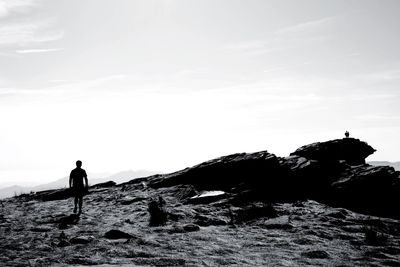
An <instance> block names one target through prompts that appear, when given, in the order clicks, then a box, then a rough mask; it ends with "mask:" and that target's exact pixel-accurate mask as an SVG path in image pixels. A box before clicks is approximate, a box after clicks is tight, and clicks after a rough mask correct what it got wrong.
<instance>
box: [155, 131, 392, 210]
mask: <svg viewBox="0 0 400 267" xmlns="http://www.w3.org/2000/svg"><path fill="white" fill-rule="evenodd" d="M374 151H375V149H374V148H372V147H371V146H370V145H368V144H367V143H366V142H363V141H360V140H358V139H354V138H344V139H336V140H331V141H327V142H318V143H313V144H310V145H306V146H303V147H300V148H299V149H297V150H296V151H295V152H293V153H291V155H290V156H289V157H285V158H279V157H276V156H275V155H273V154H271V153H268V152H267V151H261V152H257V153H251V154H247V153H241V154H233V155H229V156H224V157H220V158H217V159H214V160H210V161H207V162H204V163H202V164H199V165H196V166H194V167H192V168H186V169H184V170H182V171H178V172H175V173H172V174H168V175H164V176H158V177H156V178H153V179H150V180H149V186H151V187H153V188H161V187H172V186H189V188H192V191H193V192H195V191H201V190H223V191H225V192H226V194H224V195H221V196H218V198H216V199H215V200H213V199H208V200H209V201H206V202H207V203H208V202H213V201H217V200H218V201H220V200H221V199H223V198H226V199H229V200H230V201H231V203H233V204H235V205H245V204H246V203H248V202H250V201H259V200H261V201H264V202H280V201H298V200H304V199H314V200H317V201H320V202H324V203H327V204H330V205H335V206H341V207H346V208H351V209H354V210H357V211H362V212H365V213H370V214H377V215H386V216H391V217H400V211H399V210H398V209H397V208H396V206H395V204H394V203H398V202H399V201H398V200H399V197H398V196H400V186H399V184H400V182H399V173H398V172H395V171H394V169H393V168H390V167H374V166H370V165H368V164H365V159H366V157H368V156H369V155H371V154H372V153H374ZM192 191H191V192H192ZM177 194H178V192H177ZM179 198H181V196H179ZM195 200H197V199H196V198H193V197H192V198H189V199H188V198H186V200H185V202H186V203H192V202H195Z"/></svg>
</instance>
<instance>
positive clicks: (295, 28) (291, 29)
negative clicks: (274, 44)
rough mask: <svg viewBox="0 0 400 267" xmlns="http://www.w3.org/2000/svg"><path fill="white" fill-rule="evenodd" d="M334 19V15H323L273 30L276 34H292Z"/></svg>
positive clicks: (317, 26) (323, 24) (324, 24)
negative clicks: (319, 17) (320, 17)
mask: <svg viewBox="0 0 400 267" xmlns="http://www.w3.org/2000/svg"><path fill="white" fill-rule="evenodd" d="M334 19H335V17H325V18H322V19H318V20H310V21H306V22H302V23H299V24H296V25H292V26H288V27H284V28H281V29H278V30H277V31H275V33H276V34H293V33H299V32H306V31H312V30H317V29H320V28H321V27H324V26H327V25H329V24H330V23H332V21H333V20H334Z"/></svg>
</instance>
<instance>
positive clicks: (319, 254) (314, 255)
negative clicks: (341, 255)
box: [301, 250, 330, 259]
mask: <svg viewBox="0 0 400 267" xmlns="http://www.w3.org/2000/svg"><path fill="white" fill-rule="evenodd" d="M301 255H302V256H304V257H306V258H310V259H328V258H330V256H329V254H328V253H327V252H326V251H323V250H311V251H306V252H303V253H301Z"/></svg>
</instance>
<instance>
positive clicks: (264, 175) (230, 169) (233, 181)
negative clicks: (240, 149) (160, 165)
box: [149, 151, 280, 191]
mask: <svg viewBox="0 0 400 267" xmlns="http://www.w3.org/2000/svg"><path fill="white" fill-rule="evenodd" d="M279 172H280V164H279V160H278V158H277V157H276V156H275V155H273V154H271V153H268V152H267V151H261V152H257V153H249V154H248V153H240V154H233V155H229V156H224V157H220V158H217V159H213V160H210V161H207V162H204V163H201V164H199V165H196V166H194V167H192V168H186V169H184V170H182V171H178V172H175V173H172V174H168V175H165V176H163V177H160V178H158V179H155V180H153V181H150V183H149V185H150V186H151V187H154V188H159V187H169V186H175V185H182V184H190V185H193V186H194V187H195V188H196V189H197V190H223V191H227V190H228V191H229V190H230V189H231V188H232V187H235V186H237V185H239V184H241V183H246V184H248V185H253V186H255V185H256V186H258V185H262V184H267V183H268V182H269V181H270V180H271V179H273V178H276V177H277V176H279Z"/></svg>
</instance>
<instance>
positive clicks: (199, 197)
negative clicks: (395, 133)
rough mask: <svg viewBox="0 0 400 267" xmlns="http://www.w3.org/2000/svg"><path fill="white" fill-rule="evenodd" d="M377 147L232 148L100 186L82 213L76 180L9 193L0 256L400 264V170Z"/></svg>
mask: <svg viewBox="0 0 400 267" xmlns="http://www.w3.org/2000/svg"><path fill="white" fill-rule="evenodd" d="M374 151H375V150H374V149H373V148H372V147H370V146H369V145H367V144H366V143H365V142H361V141H360V140H358V139H351V138H349V139H338V140H332V141H328V142H325V143H314V144H311V145H307V146H304V147H302V148H300V149H299V150H296V151H295V152H294V153H293V154H292V155H291V156H289V157H286V158H279V157H276V156H275V155H273V154H270V153H268V152H267V151H262V152H257V153H253V154H245V153H242V154H234V155H229V156H226V157H221V158H218V159H214V160H211V161H208V162H204V163H202V164H199V165H196V166H194V167H192V168H187V169H184V170H181V171H178V172H175V173H171V174H166V175H155V176H151V177H147V178H140V179H135V180H132V181H130V182H128V183H124V184H120V185H116V184H115V183H113V182H109V183H105V184H100V185H97V186H93V187H91V188H90V190H89V194H88V195H86V196H85V198H84V210H83V214H82V215H81V216H80V217H78V216H77V215H74V214H71V213H72V210H73V199H72V198H71V197H70V192H69V191H68V190H67V189H60V190H50V191H44V192H37V193H32V194H25V195H21V196H18V197H14V198H9V199H5V200H1V201H0V251H1V253H0V266H71V265H73V266H82V265H99V266H220V265H233V266H400V212H399V209H398V203H399V202H400V201H398V200H399V199H400V198H399V197H400V177H399V173H398V172H396V171H395V170H394V169H393V168H391V167H385V166H384V167H381V166H380V167H374V166H370V165H368V164H365V158H366V157H367V156H368V155H370V154H371V153H373V152H374ZM210 191H211V192H210ZM311 199H313V200H311ZM316 200H317V201H318V202H317V201H316ZM322 203H325V204H322ZM346 208H347V209H346ZM355 211H358V212H363V214H361V213H357V212H355ZM365 214H369V215H365ZM377 216H380V217H377Z"/></svg>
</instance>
